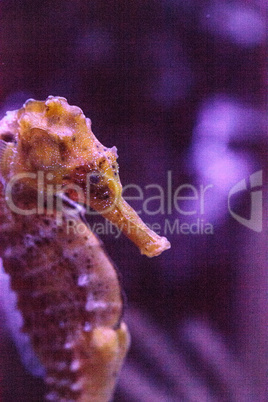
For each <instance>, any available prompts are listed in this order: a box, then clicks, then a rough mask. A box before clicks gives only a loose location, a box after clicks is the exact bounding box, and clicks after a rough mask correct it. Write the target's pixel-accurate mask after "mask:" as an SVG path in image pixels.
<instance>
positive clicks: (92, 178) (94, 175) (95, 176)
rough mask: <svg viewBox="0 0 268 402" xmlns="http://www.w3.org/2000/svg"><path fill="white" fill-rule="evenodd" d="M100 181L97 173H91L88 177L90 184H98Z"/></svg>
mask: <svg viewBox="0 0 268 402" xmlns="http://www.w3.org/2000/svg"><path fill="white" fill-rule="evenodd" d="M100 180H101V176H100V174H99V173H92V174H90V176H89V182H90V183H91V184H98V183H99V182H100Z"/></svg>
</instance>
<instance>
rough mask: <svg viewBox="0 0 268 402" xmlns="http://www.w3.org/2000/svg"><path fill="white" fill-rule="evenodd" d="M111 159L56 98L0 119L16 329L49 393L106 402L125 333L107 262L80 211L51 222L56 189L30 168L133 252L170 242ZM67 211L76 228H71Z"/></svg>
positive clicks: (2, 215) (1, 218)
mask: <svg viewBox="0 0 268 402" xmlns="http://www.w3.org/2000/svg"><path fill="white" fill-rule="evenodd" d="M116 158H117V154H116V149H115V148H111V149H107V148H105V147H103V146H102V145H101V144H100V143H99V141H98V140H97V139H96V138H95V136H94V135H93V133H92V131H91V125H90V120H89V119H86V118H85V116H84V115H83V113H82V111H81V110H80V109H79V108H77V107H75V106H70V105H68V103H67V101H66V99H64V98H59V97H49V98H48V99H47V100H46V101H44V102H41V101H34V100H29V101H27V102H26V103H25V105H24V106H23V107H22V109H20V110H17V111H13V112H8V113H7V116H6V117H4V118H3V119H2V121H0V179H1V183H0V229H1V242H0V256H1V257H2V259H3V266H4V269H5V271H6V272H7V273H9V274H10V277H11V285H12V288H13V290H15V291H16V292H17V296H18V308H19V309H20V311H21V312H22V315H23V320H24V327H23V331H25V332H26V333H27V334H28V335H29V336H30V339H31V342H32V345H33V348H34V350H35V352H36V354H37V356H38V358H39V360H40V361H41V363H42V364H43V366H44V368H45V370H46V378H45V380H46V383H47V385H48V389H49V391H48V393H47V396H46V398H47V399H48V400H53V401H79V402H88V401H93V402H95V401H96V402H97V401H98V402H106V401H109V400H110V399H111V397H112V394H113V390H114V387H115V384H116V379H117V377H118V373H119V371H120V368H121V366H122V363H123V360H124V357H125V355H126V353H127V350H128V347H129V334H128V330H127V327H126V325H125V324H124V323H123V322H122V310H123V300H122V291H121V287H120V283H119V280H118V274H117V272H116V270H115V268H114V266H113V264H112V263H111V261H110V260H109V258H108V257H107V255H106V254H105V252H104V251H103V249H102V247H101V244H100V242H99V240H98V239H97V238H96V236H95V235H94V234H93V233H92V232H91V231H90V230H89V228H88V227H87V226H86V225H85V223H84V221H83V220H82V219H81V215H79V214H76V215H73V213H71V211H69V212H68V211H66V208H61V211H60V214H61V215H60V217H61V220H60V225H59V222H58V214H59V211H58V210H57V208H56V206H55V204H54V203H51V200H55V199H59V197H60V196H59V193H57V194H56V196H55V195H54V194H53V196H52V198H49V197H48V192H49V191H48V187H42V188H40V186H39V184H40V183H38V180H36V177H37V176H38V174H39V173H40V172H41V173H42V175H43V176H42V177H43V178H44V177H46V178H47V177H48V175H49V183H50V187H49V188H50V189H51V188H53V189H55V188H60V189H61V190H63V191H64V193H65V195H67V197H68V199H70V200H72V202H73V203H76V202H80V203H82V204H84V206H86V205H89V206H90V207H91V208H94V209H95V210H97V211H98V212H100V213H101V214H103V215H104V216H105V217H106V218H107V219H109V220H110V221H111V222H112V223H114V224H116V225H118V226H119V227H120V229H121V230H123V231H124V232H125V234H126V235H127V236H128V237H129V238H130V239H131V240H132V241H134V243H135V244H137V245H138V247H139V248H140V250H141V252H142V253H144V254H146V255H148V256H154V255H158V254H160V253H161V252H162V251H163V250H165V249H167V248H169V247H170V245H169V242H168V241H167V240H166V238H164V237H160V236H158V235H156V234H155V233H154V232H152V231H151V230H150V229H149V228H148V227H147V226H146V225H145V224H144V223H143V222H142V221H141V219H140V218H139V217H138V215H137V214H136V213H135V212H134V211H133V210H132V208H131V207H130V206H129V205H128V204H127V203H126V202H125V201H124V200H123V199H122V196H121V193H122V186H121V183H120V180H119V177H118V166H117V162H116ZM10 183H12V185H10ZM51 186H52V187H51ZM56 186H57V187H56ZM80 190H81V191H80ZM88 193H89V195H90V197H89V198H87V195H88ZM81 198H82V199H81ZM40 199H41V201H42V202H43V203H42V208H41V209H40V208H39V207H40V206H39V204H38V203H40ZM60 199H61V198H60ZM65 199H66V197H65ZM49 200H50V201H49ZM75 205H77V204H75ZM80 208H81V207H80ZM70 219H72V222H75V225H78V224H79V226H80V231H76V233H75V235H74V233H73V231H69V230H68V228H69V225H68V221H69V220H70ZM81 225H84V228H83V230H81Z"/></svg>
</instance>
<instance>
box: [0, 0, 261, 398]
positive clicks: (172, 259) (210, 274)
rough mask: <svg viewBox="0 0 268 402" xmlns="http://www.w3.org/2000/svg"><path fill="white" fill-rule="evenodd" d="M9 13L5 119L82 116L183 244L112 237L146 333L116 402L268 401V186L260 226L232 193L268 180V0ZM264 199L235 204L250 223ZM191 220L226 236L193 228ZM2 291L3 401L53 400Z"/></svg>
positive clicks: (129, 311)
mask: <svg viewBox="0 0 268 402" xmlns="http://www.w3.org/2000/svg"><path fill="white" fill-rule="evenodd" d="M0 15H1V26H0V32H1V36H0V40H1V42H0V71H1V74H0V80H1V81H0V83H1V85H0V91H1V92H0V94H1V97H0V102H1V105H0V109H1V116H0V117H2V116H3V115H4V113H5V111H6V110H12V109H16V108H18V107H21V104H22V103H23V102H24V101H25V100H26V99H28V98H35V99H45V98H46V97H47V96H48V95H50V94H51V95H59V96H64V97H66V98H67V99H68V102H69V103H70V104H73V105H78V106H80V107H81V108H82V110H83V111H84V113H85V115H86V116H89V117H90V118H91V120H92V122H93V131H94V133H95V134H96V136H97V137H98V138H99V139H100V141H101V142H102V143H104V144H106V145H107V146H109V147H110V146H113V145H116V146H117V148H118V154H119V165H120V176H121V181H122V183H123V184H125V185H127V184H132V188H131V187H129V189H128V190H126V195H128V197H129V198H130V197H133V198H132V200H130V201H129V202H130V204H131V205H132V206H133V207H134V208H135V209H136V210H137V211H141V216H142V218H143V219H144V220H145V222H146V223H148V224H150V225H153V224H157V225H159V226H158V227H159V232H160V233H161V234H162V235H165V236H167V237H168V239H169V240H170V242H171V246H172V248H171V249H170V250H169V251H167V252H165V253H164V254H163V255H161V256H160V257H158V258H155V259H147V258H146V257H144V256H141V255H139V254H138V252H137V250H136V248H135V246H133V245H131V244H130V242H129V241H128V240H127V239H126V238H123V237H122V236H120V237H119V238H114V236H112V235H109V236H108V235H107V234H104V235H102V236H101V238H102V241H103V242H104V244H105V246H106V248H107V251H108V254H109V255H110V256H111V257H112V259H113V260H114V261H115V263H116V264H117V265H118V267H119V269H120V271H121V272H122V282H123V287H124V289H125V292H126V295H127V300H128V301H127V305H126V321H127V322H128V323H129V327H130V331H131V333H132V337H133V340H132V348H131V351H130V353H129V357H128V359H127V361H126V364H125V367H124V369H123V371H122V375H121V379H120V381H119V386H118V390H117V392H116V395H115V399H114V400H115V401H133V402H142V401H154V402H155V401H201V402H202V401H239V402H241V401H246V402H249V401H252V402H253V401H254V402H255V401H265V400H266V397H267V389H266V383H267V378H266V374H265V372H266V370H267V360H266V356H265V355H266V353H267V335H268V334H267V320H268V316H267V315H268V314H267V265H268V264H267V262H268V261H267V232H268V230H267V195H266V197H265V195H264V194H265V185H263V187H262V191H263V195H264V196H263V220H262V228H261V231H259V232H257V231H254V230H251V229H249V228H248V227H245V226H243V225H242V224H241V223H239V222H238V221H237V220H235V219H234V218H233V216H231V214H230V211H229V210H228V193H229V191H230V190H231V189H232V188H233V186H235V185H236V184H237V183H239V182H240V181H242V180H244V179H245V182H246V184H247V186H248V187H247V188H249V177H250V176H251V175H252V174H253V173H255V172H258V171H262V177H263V183H265V179H266V178H267V159H268V158H267V150H268V144H267V104H266V88H267V66H266V65H265V60H266V55H265V48H266V43H267V19H266V17H267V4H266V2H265V1H264V0H263V1H261V0H260V1H257V0H252V1H243V0H241V1H238V0H234V1H232V2H230V1H227V0H226V1H224V0H217V1H216V0H214V1H213V0H211V1H209V0H205V1H201V2H200V1H197V0H188V1H182V0H156V1H152V0H150V1H149V0H143V1H140V0H136V1H134V2H129V1H123V0H113V1H109V2H105V1H102V0H92V1H90V2H85V1H81V0H80V1H79V0H76V1H74V0H68V1H61V0H60V1H57V2H55V1H51V0H48V1H42V2H41V1H40V0H35V1H33V0H25V1H23V2H21V1H19V0H12V1H11V0H3V1H2V2H1V3H0ZM171 182H172V183H171ZM133 185H135V186H136V185H137V186H140V188H141V189H142V191H143V195H144V199H142V197H141V196H140V193H137V190H135V188H136V187H135V186H133ZM150 185H151V187H150ZM157 185H158V186H160V187H161V189H163V193H164V195H165V203H164V205H162V207H161V205H160V198H159V190H158V187H157ZM183 185H185V186H184V188H181V189H180V191H178V192H177V196H178V197H179V196H180V197H181V199H180V200H179V198H178V199H177V204H176V205H175V200H174V198H173V194H174V193H175V192H176V189H178V188H179V187H180V186H183ZM170 188H171V192H172V205H171V206H170V205H168V203H169V201H170V200H169V201H167V199H166V198H167V197H168V196H167V194H168V191H169V190H170ZM204 189H206V190H204ZM266 189H267V188H266ZM202 191H203V193H202ZM135 197H136V199H135ZM153 197H155V198H153ZM157 197H158V198H157ZM182 197H185V200H184V202H182V201H183V200H182ZM190 197H192V198H190ZM146 199H147V202H146ZM149 199H150V200H149ZM178 200H179V201H180V204H179V205H180V207H179V206H178V202H179V201H178ZM250 201H251V198H250V192H249V191H243V192H241V193H240V194H238V196H233V199H231V200H230V202H231V207H232V209H233V210H235V213H236V215H238V216H243V217H245V218H246V219H250V217H251V215H250V212H251V211H250ZM160 207H161V208H160ZM231 207H230V208H231ZM94 219H96V218H94ZM99 222H101V219H100V220H99ZM167 222H169V223H167ZM174 222H175V224H174ZM176 222H178V226H179V225H181V224H184V223H185V224H186V226H187V225H188V226H187V227H189V225H191V224H195V225H196V226H195V229H196V231H198V230H197V226H198V225H199V229H200V227H201V226H202V225H205V224H206V223H209V224H210V225H211V226H210V229H211V230H210V232H209V233H205V232H202V230H201V229H200V230H199V232H198V233H196V232H195V233H192V232H191V231H188V233H187V234H186V233H183V229H181V230H180V232H179V233H178V231H176V230H175V229H176V228H177V226H176ZM174 225H175V226H174ZM186 226H184V227H186ZM174 228H175V229H174ZM180 228H181V226H180ZM165 230H166V233H164V231H165ZM2 276H3V274H2ZM1 283H2V285H1V286H2V292H1V297H0V302H1V304H0V307H1V308H2V311H1V316H0V318H1V324H2V325H1V333H0V334H1V349H0V359H1V364H0V378H1V387H2V388H1V392H2V397H1V400H3V402H13V401H14V402H15V401H20V402H26V401H27V402H31V401H33V402H34V401H37V400H42V394H43V392H44V386H43V384H42V381H41V380H40V379H39V378H35V377H32V376H31V375H30V374H29V373H28V372H27V371H26V370H25V368H24V366H23V365H22V363H21V362H20V359H19V357H18V354H17V352H16V349H15V344H14V341H13V340H12V336H11V333H10V326H11V327H12V325H13V324H12V319H11V324H10V326H8V325H6V326H5V325H4V324H3V322H4V321H5V322H6V321H7V320H6V317H5V315H7V314H8V313H7V309H6V308H4V305H6V304H7V298H8V297H9V296H7V292H4V291H3V289H4V288H3V280H2V282H1ZM10 314H11V315H12V313H10ZM13 321H14V319H13ZM14 384H15V385H14ZM36 395H38V397H37V396H36Z"/></svg>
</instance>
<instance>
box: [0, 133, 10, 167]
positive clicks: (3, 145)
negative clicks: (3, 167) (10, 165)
mask: <svg viewBox="0 0 268 402" xmlns="http://www.w3.org/2000/svg"><path fill="white" fill-rule="evenodd" d="M7 147H8V142H5V141H4V140H1V139H0V163H1V162H2V160H3V157H4V154H5V151H6V149H7Z"/></svg>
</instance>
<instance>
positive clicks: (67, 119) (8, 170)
mask: <svg viewBox="0 0 268 402" xmlns="http://www.w3.org/2000/svg"><path fill="white" fill-rule="evenodd" d="M1 127H2V128H4V129H2V130H1V131H2V134H1V137H2V139H3V140H5V139H6V138H9V146H8V152H7V154H8V155H9V158H7V157H6V159H5V161H3V162H2V174H3V175H6V176H9V177H10V176H14V175H15V174H19V173H38V172H43V173H45V174H48V173H49V176H48V177H49V182H50V183H51V184H55V185H56V184H57V185H58V187H59V186H62V187H63V188H64V187H66V186H67V187H68V192H70V191H71V185H70V184H75V185H77V186H81V189H82V190H84V189H85V186H89V187H90V192H91V198H92V200H94V198H95V200H96V199H97V198H99V199H100V201H101V200H105V199H106V200H108V199H110V200H111V199H114V197H118V196H119V194H121V188H122V186H121V183H120V180H119V176H118V164H117V161H116V159H117V150H116V148H115V147H112V148H106V147H104V146H103V145H102V144H101V143H100V142H99V141H98V140H97V138H96V137H95V135H94V134H93V133H92V130H91V121H90V119H88V118H86V117H85V115H84V114H83V112H82V110H81V109H80V108H79V107H77V106H70V105H69V104H68V102H67V100H66V99H65V98H62V97H53V96H49V97H48V98H47V100H46V101H36V100H33V99H29V100H28V101H27V102H26V103H25V104H24V105H23V107H22V108H21V109H19V110H17V111H14V112H9V113H8V114H7V116H6V117H5V118H4V119H3V120H2V126H1ZM25 176H26V175H25ZM29 176H30V175H29ZM26 178H27V177H26ZM28 182H29V184H30V185H31V186H35V185H37V182H36V180H35V179H31V178H29V180H28ZM67 187H66V188H67ZM76 188H77V187H76ZM75 192H76V191H73V192H72V196H73V198H75ZM110 202H111V201H110ZM106 203H107V201H106Z"/></svg>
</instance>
